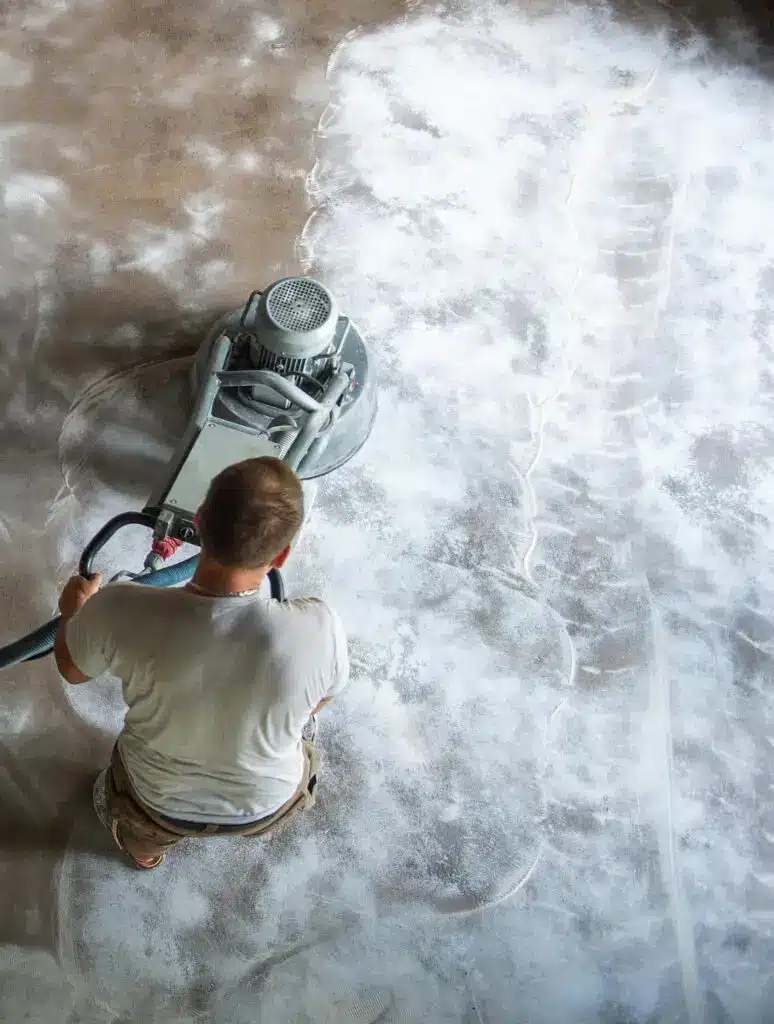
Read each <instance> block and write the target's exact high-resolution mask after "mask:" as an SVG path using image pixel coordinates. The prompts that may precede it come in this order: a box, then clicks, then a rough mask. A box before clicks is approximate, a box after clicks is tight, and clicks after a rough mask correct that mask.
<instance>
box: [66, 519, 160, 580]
mask: <svg viewBox="0 0 774 1024" xmlns="http://www.w3.org/2000/svg"><path fill="white" fill-rule="evenodd" d="M155 525H156V517H155V516H152V515H150V514H149V513H148V512H122V513H121V514H120V515H118V516H114V517H113V518H112V519H110V520H108V522H107V523H105V525H104V526H103V527H102V529H101V530H100V531H99V533H97V534H95V536H94V537H92V539H91V540H90V541H89V543H88V544H87V545H86V547H85V548H84V549H83V553H82V554H81V560H80V562H79V563H78V572H79V573H80V575H81V576H83V577H84V578H85V579H87V580H90V579H91V578H92V576H93V575H94V559H95V558H96V556H97V555H98V554H99V552H100V551H101V550H102V548H104V546H105V545H106V544H107V542H108V541H109V540H110V539H111V538H112V537H113V535H114V534H116V533H118V531H119V530H122V529H123V528H124V527H125V526H147V527H148V529H149V530H152V529H153V528H154V526H155Z"/></svg>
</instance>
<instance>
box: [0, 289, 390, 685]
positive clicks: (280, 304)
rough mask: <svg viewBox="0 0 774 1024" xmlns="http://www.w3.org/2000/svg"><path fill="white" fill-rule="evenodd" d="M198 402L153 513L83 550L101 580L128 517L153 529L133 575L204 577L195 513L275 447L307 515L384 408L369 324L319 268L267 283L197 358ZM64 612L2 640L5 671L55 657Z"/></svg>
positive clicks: (110, 528)
mask: <svg viewBox="0 0 774 1024" xmlns="http://www.w3.org/2000/svg"><path fill="white" fill-rule="evenodd" d="M191 393H192V396H193V409H192V413H191V418H190V420H189V422H188V426H187V428H186V430H185V433H184V435H183V437H182V439H181V441H180V443H179V445H178V446H177V449H176V451H175V452H174V454H173V455H172V458H171V459H170V461H169V463H168V465H167V468H166V471H165V474H164V478H163V482H162V483H161V484H160V486H159V487H158V488H157V489H156V490H155V491H154V492H153V494H152V495H151V496H150V498H149V499H148V502H147V504H146V506H145V508H143V509H142V511H135V512H124V513H122V514H121V515H118V516H116V517H115V518H114V519H111V520H110V521H109V522H108V523H106V524H105V526H103V527H102V529H101V530H100V531H99V533H98V534H97V535H96V536H95V537H94V538H93V539H92V540H91V542H90V543H89V544H88V545H87V547H86V548H85V549H84V551H83V554H82V555H81V560H80V565H79V572H80V574H81V575H82V576H85V577H90V576H91V575H92V573H93V571H94V560H95V557H96V555H97V554H98V553H99V551H100V550H101V549H102V548H103V547H104V545H105V544H106V543H107V542H108V541H109V540H110V538H111V537H113V536H114V535H115V534H116V533H117V532H118V531H119V530H121V529H122V528H124V527H126V526H145V527H147V528H148V529H150V530H151V531H152V533H153V540H152V548H151V551H150V553H149V554H148V556H147V558H146V559H145V564H144V568H143V569H142V570H141V571H139V572H137V573H132V572H121V573H118V574H116V575H115V576H113V577H112V578H111V580H110V582H114V581H117V580H119V579H129V580H133V581H135V582H136V583H140V584H145V585H147V586H155V587H169V586H176V585H178V584H180V583H183V582H185V581H186V580H187V579H190V577H191V576H192V575H193V573H194V571H195V569H196V564H197V561H198V557H199V556H198V554H194V555H193V556H192V557H189V558H185V559H183V560H181V561H178V562H173V563H172V564H170V565H165V562H166V559H167V558H169V557H170V556H171V555H172V554H173V553H174V552H175V551H176V550H177V549H178V548H179V546H180V544H181V542H182V543H183V544H190V545H193V546H194V547H198V545H199V538H198V536H197V532H196V526H195V523H194V517H195V515H196V511H197V509H198V508H199V506H200V505H201V503H202V501H203V499H204V496H205V494H206V491H207V488H208V486H209V484H210V481H211V480H212V478H213V477H214V476H216V475H217V473H219V472H220V471H221V470H222V469H225V468H226V467H227V466H230V465H233V464H234V463H235V462H241V461H242V460H243V459H248V458H253V457H256V456H261V455H273V456H275V457H279V458H282V459H284V460H285V461H286V462H287V463H288V464H289V465H290V466H291V467H292V469H294V470H295V472H296V473H297V474H298V476H299V477H300V478H301V481H302V484H303V487H304V505H305V509H304V519H306V517H307V515H308V512H309V507H310V504H311V497H312V495H313V488H314V486H315V484H314V481H316V480H317V479H319V478H320V477H323V476H326V475H327V474H328V473H331V472H333V471H334V470H336V469H338V468H339V467H340V466H343V465H344V464H345V463H346V462H348V461H349V460H350V459H351V458H352V457H353V456H354V455H355V454H356V453H357V452H358V451H359V450H360V448H361V447H362V446H363V444H364V443H365V441H366V440H367V438H368V436H369V434H370V432H371V427H372V426H373V422H374V418H375V416H376V409H377V400H376V381H375V373H374V366H373V359H372V356H371V355H370V353H369V350H368V347H367V345H366V343H365V341H364V339H363V337H362V335H361V333H360V331H359V330H358V329H357V327H356V326H355V325H354V324H353V323H352V321H351V320H350V319H349V317H347V316H345V315H344V314H343V313H342V312H341V311H340V310H339V308H338V305H337V303H336V300H335V299H334V297H333V296H332V295H331V293H330V292H329V291H328V289H327V288H325V287H324V286H323V285H322V284H320V282H319V281H316V280H314V278H311V277H288V278H283V279H282V280H280V281H276V282H274V284H271V285H269V286H268V287H267V288H266V289H265V290H264V291H255V292H253V293H252V295H250V297H249V299H248V300H247V302H246V303H245V305H244V307H243V308H241V309H237V310H234V311H232V312H230V313H227V314H226V315H225V316H223V317H221V318H220V319H219V320H218V321H217V322H216V323H215V324H214V325H213V326H212V328H211V329H210V331H209V332H208V334H207V337H206V338H205V339H204V341H203V343H202V345H201V347H200V348H199V350H198V352H197V354H196V356H195V357H194V360H193V363H192V366H191ZM269 587H270V593H271V596H272V598H275V599H277V600H284V596H285V595H284V587H283V582H282V577H281V575H280V573H279V572H278V571H277V570H275V569H273V570H272V571H271V572H270V574H269ZM58 622H59V619H58V618H55V619H52V620H51V621H50V622H47V623H46V624H45V625H43V626H40V627H39V628H38V629H36V630H35V631H33V632H32V633H29V634H28V635H27V636H25V637H22V638H21V639H20V640H16V641H15V642H13V643H11V644H8V645H7V646H6V647H3V648H0V668H9V667H10V666H11V665H16V664H18V663H20V662H24V661H33V660H35V659H37V658H42V657H45V656H46V655H48V654H50V653H51V651H52V649H53V645H54V638H55V636H56V629H57V624H58Z"/></svg>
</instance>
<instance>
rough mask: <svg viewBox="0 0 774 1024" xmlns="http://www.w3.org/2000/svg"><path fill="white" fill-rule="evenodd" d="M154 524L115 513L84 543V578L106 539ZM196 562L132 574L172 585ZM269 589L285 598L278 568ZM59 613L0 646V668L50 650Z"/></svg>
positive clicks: (144, 516)
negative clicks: (115, 514) (133, 528)
mask: <svg viewBox="0 0 774 1024" xmlns="http://www.w3.org/2000/svg"><path fill="white" fill-rule="evenodd" d="M155 524H156V519H155V516H152V515H150V514H149V513H147V512H123V513H121V515H118V516H115V518H113V519H111V520H110V521H109V522H108V523H106V524H105V525H104V526H103V527H102V529H101V530H100V531H99V533H98V534H96V536H95V537H93V538H92V540H91V541H90V542H89V543H88V544H87V545H86V547H85V548H84V550H83V554H82V555H81V560H80V563H79V566H78V571H79V574H80V575H81V576H83V577H84V578H85V579H90V578H91V576H92V575H93V565H94V558H95V556H96V555H97V553H98V552H99V551H100V550H101V549H102V547H104V545H105V544H106V543H107V541H109V540H110V538H111V537H112V536H113V534H115V533H117V532H118V530H120V529H122V527H124V526H147V527H149V528H150V529H153V527H154V526H155ZM198 563H199V556H198V555H194V556H193V557H192V558H186V559H185V560H184V561H182V562H176V563H175V564H174V565H165V566H164V568H163V569H156V570H155V571H152V572H147V573H143V574H142V575H140V576H137V577H135V579H134V580H133V582H134V583H140V584H142V585H143V586H145V587H174V586H177V584H179V583H184V582H185V581H186V580H189V579H190V578H191V577H192V576H193V574H194V573H195V572H196V566H197V565H198ZM269 591H270V593H271V596H272V598H273V599H274V600H275V601H284V600H285V584H284V581H283V579H282V576H281V575H280V573H279V572H278V570H277V569H270V570H269ZM59 618H60V617H59V616H58V615H57V617H56V618H55V619H51V620H50V621H49V622H46V623H45V624H44V625H42V626H38V628H37V629H34V630H33V631H32V632H31V633H28V634H27V635H26V636H23V637H21V639H19V640H14V641H13V643H10V644H6V646H5V647H0V670H2V669H4V668H11V666H13V665H18V664H20V663H21V662H25V661H36V660H37V659H38V658H44V657H46V655H48V654H51V652H52V651H53V649H54V640H55V638H56V632H57V629H58V628H59Z"/></svg>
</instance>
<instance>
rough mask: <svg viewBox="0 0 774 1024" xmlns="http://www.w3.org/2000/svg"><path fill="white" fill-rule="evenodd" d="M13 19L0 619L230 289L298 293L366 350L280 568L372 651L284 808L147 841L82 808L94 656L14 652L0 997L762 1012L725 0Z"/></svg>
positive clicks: (1, 834) (758, 204) (766, 478)
mask: <svg viewBox="0 0 774 1024" xmlns="http://www.w3.org/2000/svg"><path fill="white" fill-rule="evenodd" d="M748 13H749V12H748ZM753 13H754V14H755V18H754V20H755V21H756V23H757V26H758V28H759V29H760V30H762V31H764V32H765V30H766V29H767V27H768V26H767V24H766V21H767V19H766V16H765V13H761V12H758V13H755V12H753ZM0 19H1V20H0V25H1V26H2V27H1V28H0V85H2V93H1V94H0V201H1V202H2V206H3V218H2V224H3V232H4V234H3V243H2V245H1V246H0V254H2V262H1V264H0V266H1V268H2V273H1V274H0V288H2V301H1V302H0V318H1V320H2V325H1V329H0V339H1V341H2V351H3V358H2V363H1V364H0V371H1V372H0V398H1V399H2V408H3V409H4V414H3V417H2V431H3V433H2V448H1V450H0V473H1V474H2V476H1V477H0V479H2V489H1V491H0V545H2V560H3V562H2V564H3V572H2V574H0V607H2V608H3V609H4V612H5V616H4V619H3V629H2V634H3V636H5V637H7V638H8V639H9V640H10V639H12V638H15V637H16V636H17V635H19V634H21V633H23V632H26V631H27V630H29V629H30V628H32V627H33V626H36V625H37V624H38V623H40V622H41V621H43V620H45V619H47V618H48V617H49V616H50V614H51V613H52V610H53V607H54V605H55V601H56V596H57V591H58V587H59V586H60V585H61V583H62V581H63V580H64V579H65V578H66V576H67V575H68V574H69V573H70V572H71V571H72V567H73V565H74V564H75V560H76V559H77V554H78V552H79V550H80V548H81V546H82V545H83V543H84V542H85V540H86V539H87V538H88V537H89V536H90V535H91V534H93V533H94V532H95V530H96V529H97V528H98V527H99V526H100V525H101V523H102V522H103V521H104V520H105V519H106V518H107V517H108V516H110V515H111V514H113V513H115V512H117V511H120V510H122V509H124V508H127V507H136V506H137V505H138V504H139V503H141V502H142V501H143V499H144V498H145V496H146V495H147V494H148V493H149V491H150V490H151V487H152V484H153V482H154V480H155V478H156V475H157V474H158V473H159V471H160V469H161V467H162V466H163V463H164V459H165V457H166V456H167V455H168V454H169V451H170V446H171V445H172V443H173V442H174V439H175V437H176V436H177V433H178V432H179V430H180V428H181V425H182V424H183V422H184V420H185V413H186V401H187V397H186V390H185V367H186V358H187V356H188V354H189V353H190V352H191V351H192V349H193V347H194V346H195V345H196V343H197V341H198V339H199V338H200V336H201V332H202V330H203V328H204V326H205V325H208V324H209V323H210V321H211V320H212V319H213V318H214V317H215V315H217V314H218V313H219V312H221V311H222V310H224V309H227V308H232V307H234V306H239V305H241V303H242V301H243V300H244V298H245V297H246V295H247V293H249V291H250V290H251V289H252V288H254V287H256V286H260V285H263V284H266V283H268V282H269V281H270V280H272V279H274V278H276V277H277V276H280V275H281V274H283V273H285V272H297V271H299V270H309V271H311V272H314V273H315V274H316V275H318V276H320V277H321V278H322V279H324V280H325V281H326V282H327V283H328V284H329V286H330V287H331V288H332V289H333V290H334V291H335V292H336V293H337V295H338V296H339V297H340V299H341V301H342V303H343V304H344V305H345V306H346V308H347V309H348V310H349V311H350V312H351V313H352V314H353V315H354V316H355V318H356V319H357V320H358V322H359V324H360V326H361V328H362V329H363V330H364V331H365V332H366V333H367V334H368V335H369V337H370V338H371V339H372V341H373V345H374V347H375V349H376V352H377V355H378V360H379V371H380V377H381V381H382V387H381V411H380V415H379V418H378V420H377V424H376V427H375V429H374V433H373V436H372V438H371V440H370V442H369V445H368V447H367V448H366V449H365V450H364V451H363V452H362V454H361V455H360V456H359V457H358V459H357V460H356V461H355V462H353V463H351V464H350V465H349V466H348V467H346V468H345V469H344V470H342V471H341V472H340V473H339V474H337V475H336V476H334V477H331V478H329V479H328V480H327V481H326V482H325V484H324V486H323V488H322V490H321V493H320V496H319V503H318V506H317V509H316V513H315V518H314V521H313V522H312V524H311V526H310V529H309V532H308V533H307V534H306V536H305V538H304V541H303V543H302V545H301V547H300V549H299V551H298V552H297V555H296V557H295V560H294V562H293V564H292V565H291V567H290V569H289V572H288V574H287V579H288V584H289V587H290V589H291V590H292V592H293V593H301V592H303V591H304V590H307V589H311V590H313V591H316V592H324V593H327V594H328V595H329V596H330V598H331V599H332V600H333V601H335V603H336V604H337V606H338V607H339V609H340V610H341V612H342V614H343V616H344V618H345V621H346V623H347V626H348V629H349V632H350V634H351V637H352V662H353V683H352V687H351V689H350V691H349V693H348V694H347V697H346V698H345V699H343V700H342V701H341V702H340V704H339V706H337V707H336V708H335V709H333V710H331V712H330V713H329V714H328V715H327V716H326V717H325V718H324V720H323V721H322V724H321V744H322V747H323V751H324V754H325V765H326V767H325V780H324V790H323V792H322V796H321V799H320V803H319V806H318V808H317V809H316V810H315V812H314V813H313V814H312V815H309V816H308V818H307V819H306V820H305V821H303V822H301V823H299V825H298V827H297V828H296V829H295V830H294V831H293V833H292V834H288V835H286V836H283V837H278V838H276V839H274V840H272V841H270V842H264V843H255V842H250V841H243V840H238V841H233V840H227V839H225V840H221V839H218V840H213V841H210V842H207V843H206V845H204V844H203V845H199V846H196V845H191V846H190V847H188V848H185V849H183V850H182V851H180V853H179V854H176V855H175V856H174V857H173V858H172V859H171V860H170V861H169V863H168V864H167V865H165V867H164V868H163V870H161V871H158V872H154V873H151V874H148V875H145V874H142V875H140V874H138V873H135V872H132V871H131V870H129V869H128V868H127V867H126V866H125V864H124V863H123V862H122V861H121V860H119V859H117V858H116V856H114V854H113V851H112V850H111V846H110V843H109V841H108V839H107V838H106V837H105V836H104V835H103V834H101V832H100V829H99V826H98V824H97V822H96V820H95V819H94V817H93V815H92V813H91V809H90V787H91V781H92V779H93V776H94V775H95V774H96V772H97V771H98V770H99V769H100V768H101V767H102V765H103V763H104V759H105V757H106V755H107V752H108V751H109V749H110V745H111V742H112V739H113V737H114V736H115V733H116V731H117V729H118V728H119V727H120V721H121V713H122V712H121V702H120V695H119V693H118V690H117V689H116V686H115V684H114V683H111V682H110V681H106V680H103V681H100V682H99V683H94V684H91V685H90V686H88V687H83V688H79V689H78V690H72V689H67V688H65V687H64V686H63V684H62V683H61V682H60V680H59V678H58V676H57V674H56V671H55V668H54V666H53V664H52V663H51V662H38V663H35V664H34V665H32V666H29V667H27V668H23V669H14V670H10V671H7V672H5V673H3V674H2V677H1V678H0V694H1V695H2V697H1V699H0V864H2V880H3V884H2V886H1V887H0V943H2V949H1V950H0V1019H2V1020H7V1021H9V1022H15V1021H21V1020H34V1021H40V1022H41V1024H44V1022H45V1024H47V1022H49V1021H50V1022H54V1021H56V1022H63V1021H71V1022H92V1021H93V1022H97V1021H99V1022H102V1021H105V1022H108V1021H114V1022H115V1021H125V1022H130V1021H131V1022H134V1021H154V1022H162V1021H170V1022H172V1021H175V1022H191V1024H193V1022H197V1024H199V1022H204V1021H212V1022H214V1024H232V1022H233V1024H242V1022H244V1024H248V1022H250V1024H254V1022H257V1021H266V1022H271V1024H276V1022H279V1021H294V1022H295V1021H298V1022H302V1021H303V1022H307V1021H309V1022H318V1021H319V1022H339V1021H341V1022H362V1024H374V1022H376V1021H377V1020H378V1021H384V1022H387V1021H409V1020H411V1021H460V1022H464V1024H476V1022H478V1024H481V1022H486V1024H495V1022H503V1024H506V1022H507V1024H515V1022H521V1024H549V1022H550V1024H575V1022H584V1024H586V1022H600V1024H601V1022H604V1024H635V1022H636V1024H645V1022H648V1024H656V1022H659V1024H660V1022H667V1021H669V1022H680V1024H682V1022H688V1024H699V1022H707V1024H710V1022H712V1024H720V1022H723V1024H726V1022H727V1024H731V1022H733V1024H747V1022H757V1024H765V1022H768V1021H774V983H773V982H772V979H771V964H772V962H773V961H774V889H773V888H772V885H773V884H774V846H773V845H772V844H774V802H773V801H772V795H771V794H772V789H771V770H770V768H771V761H772V743H774V739H772V737H774V706H773V705H772V698H771V686H770V681H771V674H772V661H771V659H772V655H773V654H774V627H772V616H774V576H773V575H772V570H771V539H770V538H771V536H772V532H771V522H772V518H774V489H773V488H772V472H771V466H772V454H773V452H772V433H771V426H770V423H771V410H772V401H774V398H773V395H774V392H773V391H772V350H771V345H772V323H773V322H774V299H773V298H772V295H773V294H774V243H772V241H771V229H770V225H771V223H772V217H773V216H774V191H772V188H771V168H772V167H773V166H774V129H772V127H771V126H772V124H774V116H773V115H774V84H773V83H772V75H771V70H772V63H771V61H770V59H769V58H768V57H767V55H766V53H765V52H764V51H762V50H761V49H760V48H759V42H758V37H756V36H755V35H751V34H749V33H748V32H747V30H746V29H745V28H744V26H745V25H746V24H748V22H746V21H745V20H744V19H742V18H741V12H739V11H738V10H737V9H734V10H731V8H728V9H726V8H725V7H722V6H721V5H717V6H716V7H715V8H714V9H712V10H710V9H709V8H708V6H706V5H705V6H704V7H702V8H701V9H689V8H688V7H684V6H683V7H681V6H679V5H667V4H657V3H647V2H645V0H643V2H641V3H640V2H636V3H635V2H632V3H631V5H630V6H628V7H627V8H624V6H620V7H619V8H618V9H617V11H616V10H613V9H610V10H608V9H606V8H604V7H602V6H599V5H593V6H586V5H584V4H582V3H577V4H569V5H566V6H563V7H559V6H557V5H548V4H540V3H539V4H534V3H531V4H526V3H524V4H519V3H517V2H515V0H514V2H512V3H510V4H499V5H496V4H487V3H477V4H473V3H470V4H466V3H454V2H451V0H449V2H448V3H443V2H442V3H438V4H432V3H429V2H428V3H426V4H417V5H414V6H413V7H412V8H411V9H408V8H407V7H406V6H405V5H404V4H402V3H399V2H398V0H394V2H393V0H372V2H370V3H368V2H366V0H342V2H341V3H339V4H332V3H331V4H327V3H324V2H322V0H315V2H314V3H310V4H304V3H301V2H300V0H289V2H286V3H284V4H282V5H280V4H275V3H273V2H271V0H255V2H251V3H246V2H236V3H230V4H228V5H223V4H218V3H216V2H215V0H193V2H189V3H187V4H185V5H181V4H169V3H162V2H160V0H159V2H157V3H137V2H134V3H131V2H129V0H126V2H124V0H118V2H110V0H104V2H101V0H74V2H67V0H41V2H39V3H37V4H36V3H32V2H21V3H19V4H16V5H4V6H3V9H2V12H1V13H0ZM329 62H330V63H329ZM143 541H144V538H143V537H141V536H129V537H128V538H125V539H122V541H121V542H120V543H118V542H117V543H116V544H115V545H114V547H113V549H112V551H111V553H110V558H109V559H108V561H106V563H105V567H106V568H107V567H109V566H111V565H113V566H116V567H118V566H127V567H134V566H136V565H138V564H139V562H140V561H141V560H142V557H143V555H144V547H143Z"/></svg>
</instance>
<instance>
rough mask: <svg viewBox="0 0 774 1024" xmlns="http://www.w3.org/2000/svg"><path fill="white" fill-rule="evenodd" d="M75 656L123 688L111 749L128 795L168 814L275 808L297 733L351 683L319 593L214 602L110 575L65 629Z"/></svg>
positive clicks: (291, 779) (246, 814)
mask: <svg viewBox="0 0 774 1024" xmlns="http://www.w3.org/2000/svg"><path fill="white" fill-rule="evenodd" d="M66 638H67V647H68V649H69V651H70V655H71V657H72V660H73V662H74V663H75V665H76V666H77V668H79V669H80V671H81V672H82V673H83V674H84V675H87V676H90V677H92V678H93V677H95V676H99V675H101V674H102V673H103V672H108V673H110V674H111V675H114V676H117V677H118V678H119V679H120V680H121V682H122V684H123V693H124V700H125V702H126V704H127V705H128V710H127V712H126V715H125V719H124V728H123V731H122V732H121V735H120V736H119V738H118V748H119V751H120V753H121V757H122V759H123V761H124V764H125V766H126V770H127V772H128V773H129V777H130V779H131V781H132V784H133V785H134V787H135V789H136V790H137V794H138V796H139V797H140V798H141V799H142V800H143V801H145V803H147V804H148V805H149V806H150V807H151V808H153V809H155V810H157V811H159V812H160V813H162V814H165V815H168V816H169V817H172V818H180V819H184V820H188V821H197V822H202V821H206V822H213V823H238V822H243V821H246V820H251V819H255V818H261V817H263V816H265V815H268V814H272V813H273V812H274V811H275V810H277V809H278V808H279V807H281V806H282V804H284V803H285V801H286V800H289V799H290V797H291V796H292V795H293V793H294V792H295V790H296V789H297V787H298V785H299V783H300V781H301V776H302V772H303V749H302V745H301V731H302V729H303V727H304V725H305V723H306V722H307V720H308V718H309V715H310V713H311V711H312V710H313V709H314V708H315V707H316V706H317V705H318V704H319V703H320V701H321V700H322V699H323V698H324V697H333V696H335V695H336V694H338V693H340V692H341V690H343V689H344V687H345V686H346V684H347V682H348V679H349V660H348V656H347V641H346V636H345V634H344V629H343V626H342V624H341V620H340V619H339V617H338V615H337V614H336V613H335V612H334V611H333V609H332V608H331V607H330V606H329V605H328V604H326V603H325V602H323V601H322V600H319V599H318V598H304V599H300V600H292V601H286V602H279V601H272V600H270V599H267V598H263V597H259V596H258V595H247V596H244V597H222V598H212V597H205V596H203V595H200V594H197V593H194V592H192V591H189V590H184V589H170V590H161V589H158V590H157V589H154V588H152V587H148V586H143V585H141V584H138V583H115V584H110V585H108V586H106V587H105V588H103V589H102V590H100V591H99V592H98V593H97V594H95V595H94V597H92V598H91V599H90V600H89V601H87V602H86V604H85V605H84V606H83V608H81V610H80V611H79V612H78V613H77V614H76V615H75V616H73V618H72V619H71V620H70V622H69V623H68V626H67V632H66Z"/></svg>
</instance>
